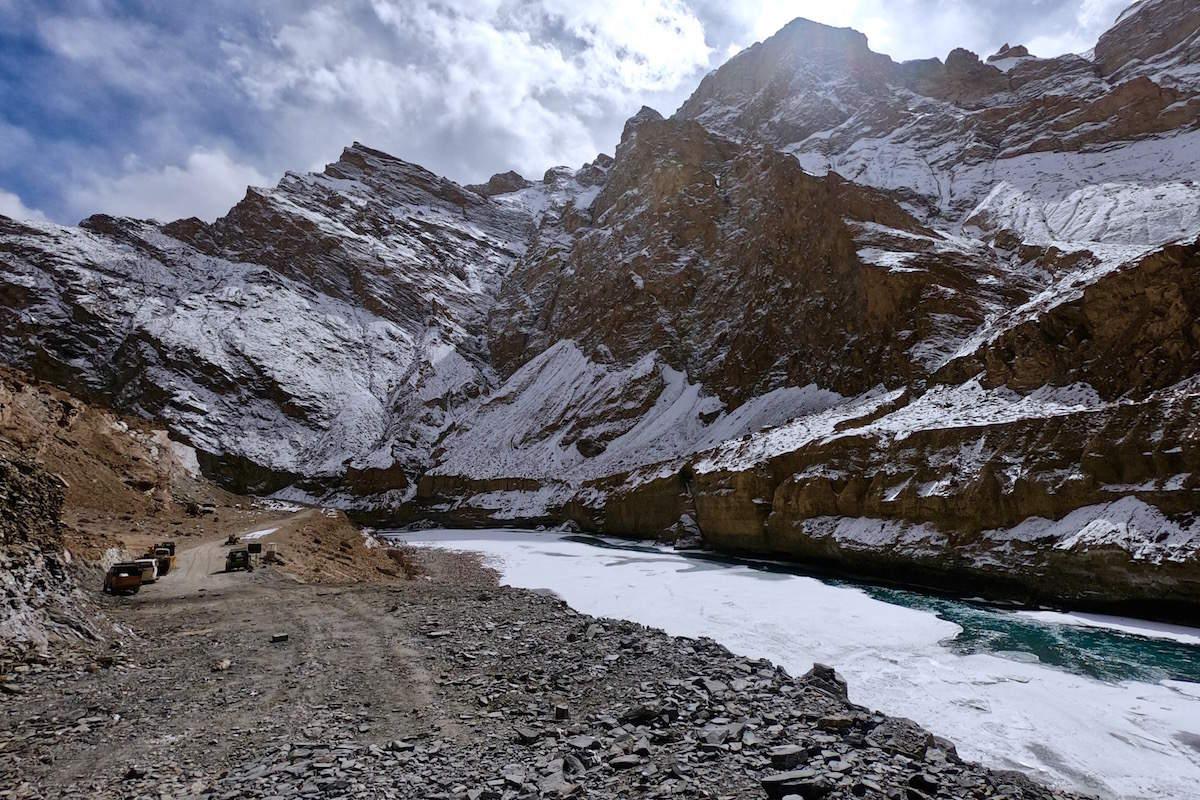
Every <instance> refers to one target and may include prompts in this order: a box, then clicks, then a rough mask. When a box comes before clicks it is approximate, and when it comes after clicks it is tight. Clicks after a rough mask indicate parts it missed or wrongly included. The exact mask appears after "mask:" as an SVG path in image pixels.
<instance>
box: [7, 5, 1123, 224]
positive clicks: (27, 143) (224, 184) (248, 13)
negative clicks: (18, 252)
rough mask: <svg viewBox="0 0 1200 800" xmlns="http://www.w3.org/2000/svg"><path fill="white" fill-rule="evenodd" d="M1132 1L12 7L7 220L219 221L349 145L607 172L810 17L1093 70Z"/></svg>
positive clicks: (883, 46)
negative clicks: (1107, 32) (282, 178)
mask: <svg viewBox="0 0 1200 800" xmlns="http://www.w3.org/2000/svg"><path fill="white" fill-rule="evenodd" d="M1123 5H1124V0H1012V2H993V1H992V0H960V1H958V2H955V1H954V0H843V2H840V3H837V4H833V3H829V2H827V0H819V2H818V1H817V0H759V2H754V3H727V2H724V0H720V1H718V0H615V1H614V2H608V3H605V4H597V3H587V4H583V3H578V2H573V1H572V0H344V2H337V3H332V2H315V1H312V0H309V1H307V2H304V1H290V0H286V1H285V0H275V1H273V2H260V3H245V2H244V1H243V0H209V2H206V3H205V4H203V5H202V6H199V7H197V6H195V5H193V4H182V3H170V2H162V1H161V0H125V1H124V2H121V1H119V0H90V2H88V1H84V2H78V1H76V2H68V1H67V0H60V1H58V2H55V1H53V0H52V1H51V2H47V1H46V0H0V213H15V214H26V215H36V214H37V213H41V212H39V211H37V209H41V211H42V212H44V213H45V214H47V215H49V216H50V217H52V218H55V219H59V220H63V221H75V220H76V219H78V218H79V217H81V216H83V215H84V214H86V213H90V212H92V211H108V212H113V213H127V214H133V215H138V216H150V217H157V218H161V219H168V218H173V217H178V216H183V215H187V214H199V215H201V216H204V217H207V218H212V217H213V216H216V215H218V214H220V213H222V212H223V211H224V210H225V209H226V208H227V207H228V206H229V205H230V204H231V203H233V202H234V201H236V200H237V198H238V197H240V195H241V194H242V191H243V189H244V187H245V185H247V184H263V183H271V182H274V181H275V180H277V179H278V177H279V175H280V174H281V173H282V171H283V170H285V169H295V170H307V169H313V168H318V167H319V166H320V165H321V164H323V163H324V162H326V161H329V160H332V159H334V158H336V157H337V155H338V153H339V151H340V149H341V147H343V146H344V145H346V144H349V143H350V142H351V141H353V140H359V141H362V142H364V143H367V144H370V145H372V146H375V147H378V148H381V149H384V150H387V151H389V152H392V153H395V154H396V155H399V156H401V157H403V158H406V159H409V160H412V161H416V162H418V163H421V164H424V165H425V166H427V167H429V168H430V169H433V170H434V171H436V172H440V173H443V174H447V175H450V176H451V177H453V178H456V179H458V180H464V181H465V180H479V179H482V178H485V177H486V176H487V175H488V174H490V173H491V172H495V171H501V170H505V169H509V168H515V169H518V170H520V171H522V172H524V173H526V174H530V175H537V174H540V172H541V171H542V170H544V169H545V168H547V167H549V166H552V165H554V164H560V163H567V164H572V165H577V164H579V163H582V162H583V161H584V160H588V159H591V158H592V157H593V156H594V155H595V154H596V153H597V152H601V151H609V152H611V150H612V146H613V144H614V143H615V141H616V139H617V137H618V136H619V133H620V129H621V125H622V123H623V122H624V120H625V119H626V118H627V117H628V116H629V115H631V114H632V113H634V112H635V111H636V110H637V108H638V107H639V106H640V105H641V104H643V103H646V104H649V105H653V106H655V107H657V108H659V109H660V110H662V111H664V112H666V113H669V112H670V111H672V110H673V109H674V108H675V107H676V106H678V104H679V103H680V102H682V100H683V99H684V98H686V96H687V94H688V93H689V92H690V91H691V89H692V88H693V87H694V86H695V84H696V83H697V82H698V81H699V79H700V77H702V76H703V74H704V73H705V72H706V71H708V70H709V69H712V68H714V67H715V66H717V65H719V64H720V63H721V62H722V61H724V60H725V59H726V58H728V57H729V56H730V55H731V54H732V53H734V52H736V51H737V50H739V49H741V48H742V47H745V46H747V45H748V44H750V43H752V42H754V41H756V40H758V39H761V38H764V37H765V36H767V35H769V34H770V33H771V32H773V31H774V30H776V29H777V28H779V27H780V26H782V25H783V24H784V23H786V22H787V21H788V20H790V19H792V18H794V17H796V16H808V17H810V18H813V19H817V20H819V21H821V22H826V23H828V24H833V25H850V26H853V27H856V28H858V29H860V30H863V31H864V32H865V33H867V34H868V36H869V37H870V38H871V42H872V47H873V48H874V49H875V50H876V51H879V52H885V53H888V54H890V55H893V56H894V57H896V58H897V59H903V58H913V57H928V56H944V55H945V54H946V53H947V52H948V51H949V50H950V49H951V48H952V47H955V46H959V45H962V46H966V47H969V48H971V49H974V50H976V51H978V52H981V53H982V54H986V53H987V52H990V51H991V50H993V49H995V48H996V47H997V46H998V45H999V44H1001V43H1002V42H1004V41H1011V42H1014V43H1015V42H1018V41H1020V42H1024V43H1026V44H1028V45H1029V46H1030V47H1031V48H1032V49H1033V50H1034V52H1037V53H1039V54H1044V55H1051V54H1056V53H1059V52H1067V51H1076V50H1083V49H1087V48H1088V47H1090V46H1091V44H1092V43H1094V40H1095V37H1096V36H1097V35H1098V33H1099V32H1100V31H1102V30H1103V29H1104V28H1106V27H1107V26H1108V25H1109V24H1111V22H1112V20H1113V19H1114V18H1115V16H1116V14H1117V13H1118V12H1119V11H1120V9H1121V7H1122V6H1123Z"/></svg>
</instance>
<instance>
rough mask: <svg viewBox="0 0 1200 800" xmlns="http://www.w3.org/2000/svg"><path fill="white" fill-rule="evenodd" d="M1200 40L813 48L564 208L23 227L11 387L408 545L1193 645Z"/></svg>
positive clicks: (1174, 24)
mask: <svg viewBox="0 0 1200 800" xmlns="http://www.w3.org/2000/svg"><path fill="white" fill-rule="evenodd" d="M1198 30H1200V16H1198V15H1197V13H1196V9H1195V4H1194V3H1192V2H1189V1H1188V0H1144V1H1143V2H1142V3H1139V4H1136V5H1135V6H1133V7H1131V9H1130V10H1129V11H1127V12H1126V13H1125V14H1124V15H1123V16H1122V18H1121V19H1120V20H1119V21H1118V22H1117V23H1116V25H1115V27H1114V28H1113V29H1112V30H1111V31H1110V32H1109V33H1107V34H1105V36H1104V37H1102V38H1101V40H1100V42H1099V43H1098V44H1097V47H1096V49H1095V52H1094V53H1093V54H1092V55H1090V56H1077V55H1066V56H1057V57H1053V58H1040V57H1038V56H1037V55H1036V54H1031V53H1030V52H1029V50H1028V49H1027V48H1025V47H1023V46H1020V45H1016V46H1009V45H1005V47H1004V48H1002V49H1001V51H999V52H997V53H996V54H995V55H993V56H991V57H988V58H987V59H981V58H980V57H978V56H977V55H975V54H973V53H970V52H967V51H965V50H956V51H954V52H952V53H950V54H949V56H948V57H947V58H946V59H945V61H941V60H936V59H934V60H928V61H919V62H906V63H896V62H894V61H892V60H891V59H890V58H888V57H887V56H884V55H880V54H876V53H873V52H872V51H871V50H870V48H869V46H868V43H867V40H866V38H865V37H863V36H862V35H861V34H859V33H857V32H854V31H850V30H840V29H833V28H829V27H826V26H822V25H818V24H816V23H812V22H808V21H806V20H796V21H795V22H793V23H791V24H789V25H788V26H786V27H785V28H784V29H783V30H781V31H780V32H779V33H778V34H776V35H775V36H773V37H771V38H770V39H768V40H766V41H764V42H762V43H760V44H757V45H754V46H753V47H751V48H749V49H747V50H746V51H745V52H743V53H741V54H739V55H737V56H735V57H734V58H733V59H731V60H730V61H729V62H728V63H727V64H726V65H725V66H723V67H721V68H720V69H718V70H716V71H715V72H713V73H712V74H711V75H709V76H708V77H706V78H705V79H704V81H703V82H702V83H701V84H700V86H699V87H698V88H697V90H696V92H695V93H694V94H693V96H692V97H691V98H690V99H689V100H688V101H687V102H686V103H685V104H684V105H683V106H682V108H680V109H679V111H678V113H676V114H675V115H674V117H672V118H670V119H664V118H663V117H662V116H661V115H659V114H658V113H657V112H655V111H652V110H650V109H643V110H642V111H641V112H639V113H638V114H636V115H635V116H634V117H632V118H631V119H630V121H629V123H628V124H627V125H626V128H625V131H624V134H623V136H622V138H621V141H620V143H619V144H618V146H617V148H616V152H615V155H614V156H613V157H609V156H605V155H601V156H599V157H597V159H596V160H595V161H593V162H592V163H590V164H585V165H583V166H582V167H580V168H578V169H570V168H565V167H560V168H554V169H551V170H549V171H547V172H546V174H545V175H544V176H543V177H542V179H541V180H537V181H529V180H526V179H525V178H523V177H522V176H520V175H518V174H516V173H512V172H509V173H502V174H498V175H495V176H493V177H492V178H491V179H490V180H489V181H488V182H487V183H485V184H479V185H475V186H468V187H460V186H458V185H456V184H454V183H452V182H450V181H447V180H445V179H442V178H438V177H437V176H434V175H432V174H430V173H428V172H427V171H425V170H423V169H421V168H420V167H417V166H415V165H412V164H408V163H405V162H403V161H400V160H398V159H395V158H393V157H391V156H387V155H385V154H382V153H379V152H377V151H373V150H370V149H369V148H366V147H363V146H361V145H357V144H356V145H354V146H352V147H350V148H348V149H347V150H346V151H345V152H344V153H343V155H342V157H341V159H340V160H338V161H337V162H335V163H333V164H331V165H330V166H329V167H327V168H326V169H325V171H324V172H322V173H319V174H314V175H292V174H289V175H287V176H286V177H285V178H284V179H283V180H282V181H281V182H280V184H279V185H278V186H277V187H275V188H273V189H251V190H250V191H249V192H248V193H247V195H246V198H245V199H244V200H243V201H242V202H241V203H239V204H238V205H237V206H235V207H234V208H233V209H232V210H231V211H230V213H229V214H228V215H226V216H225V217H223V218H221V219H219V220H217V221H216V222H215V223H213V224H211V225H210V224H205V223H202V222H200V221H198V220H181V221H177V222H172V223H169V224H165V225H164V224H159V223H156V222H145V221H137V220H126V219H111V218H106V217H93V218H90V219H89V220H85V221H84V223H83V224H82V225H81V227H79V228H63V227H58V226H53V225H36V224H32V223H30V224H20V223H16V222H12V221H7V220H0V358H3V360H4V361H6V362H7V363H10V364H16V365H19V366H22V367H24V368H26V369H29V370H32V371H33V372H35V373H36V374H38V375H40V376H42V377H44V378H47V379H50V380H53V381H55V382H57V383H60V384H62V385H64V386H68V387H70V388H72V389H73V390H75V391H78V392H80V393H83V394H85V395H86V396H88V397H92V398H99V399H102V400H104V401H105V402H109V403H111V404H113V405H114V406H116V407H118V408H121V409H125V410H129V411H134V412H136V413H139V414H142V415H145V416H148V417H153V418H157V419H161V420H163V421H164V422H165V423H166V424H167V425H169V426H170V427H171V429H172V431H173V432H174V433H175V434H176V435H177V436H179V437H181V438H183V439H185V440H187V441H188V442H189V443H191V444H192V445H194V446H195V447H196V448H197V450H198V451H199V453H200V459H201V463H202V465H203V466H204V468H205V469H206V470H207V471H208V472H209V473H210V474H212V475H214V476H216V477H219V478H220V479H222V480H224V481H225V482H226V483H227V484H229V485H232V486H234V487H236V488H244V489H254V490H258V491H278V492H280V493H281V494H282V495H283V496H286V497H292V498H299V499H305V498H312V497H320V498H321V499H322V500H323V501H325V502H334V503H341V504H343V505H346V506H348V507H353V508H357V509H359V510H360V511H369V512H372V513H374V514H375V515H376V517H377V518H379V519H383V520H389V521H407V520H411V519H416V518H419V517H423V516H434V517H438V518H440V519H443V520H448V521H453V522H458V523H495V522H516V523H532V522H556V521H563V520H573V521H574V522H576V523H578V524H580V525H583V526H586V527H589V528H593V529H597V530H604V531H607V532H610V533H618V534H622V535H636V536H668V537H669V536H675V535H679V534H680V533H685V532H686V533H688V534H699V535H700V536H702V537H703V539H704V540H705V541H706V542H707V543H708V544H709V545H711V546H714V547H719V548H723V549H729V550H739V551H746V552H769V553H772V554H777V555H787V556H793V557H798V558H803V559H804V560H806V561H809V562H811V563H820V564H822V565H825V566H828V567H831V568H835V569H842V570H848V571H854V572H857V573H870V574H873V575H877V576H880V577H885V578H891V579H896V580H901V581H906V582H922V583H931V584H940V585H945V586H952V587H956V588H957V587H962V586H966V585H971V586H976V587H977V586H981V585H985V586H987V587H988V588H991V589H992V590H993V591H996V592H1003V593H1008V594H1015V595H1020V596H1022V597H1028V598H1035V599H1056V598H1057V599H1063V598H1067V599H1070V600H1072V601H1076V602H1089V603H1093V604H1117V605H1120V604H1124V605H1125V607H1134V606H1137V607H1138V610H1141V611H1143V612H1145V613H1164V614H1171V613H1184V612H1185V611H1186V610H1187V609H1188V608H1194V606H1195V603H1196V600H1195V598H1196V597H1197V592H1196V587H1197V576H1198V575H1200V554H1198V551H1200V530H1197V528H1196V527H1195V526H1194V524H1193V523H1192V521H1191V517H1190V516H1189V515H1191V514H1192V513H1193V512H1194V511H1195V510H1196V502H1195V499H1194V493H1195V491H1196V489H1197V486H1196V477H1195V471H1194V469H1195V467H1196V464H1195V461H1196V457H1195V453H1194V452H1193V450H1194V447H1193V442H1194V441H1195V437H1196V430H1195V426H1194V425H1193V424H1192V422H1191V419H1192V409H1193V405H1194V403H1195V399H1194V398H1195V397H1196V394H1197V392H1198V391H1200V384H1197V375H1198V373H1200V369H1198V368H1200V362H1198V355H1197V353H1198V347H1200V327H1198V325H1197V322H1196V321H1197V318H1198V314H1197V312H1198V311H1200V309H1198V308H1197V303H1198V302H1200V286H1198V285H1197V284H1196V279H1195V275H1196V274H1197V267H1200V263H1198V256H1197V249H1198V245H1197V240H1196V237H1197V235H1198V234H1200V186H1198V185H1197V184H1196V183H1195V178H1194V176H1195V175H1196V174H1197V173H1198V168H1200V81H1197V75H1198V74H1200V72H1198V70H1200V67H1198V66H1197V61H1196V59H1197V50H1196V42H1197V36H1198V33H1197V31H1198ZM1151 606H1154V607H1151Z"/></svg>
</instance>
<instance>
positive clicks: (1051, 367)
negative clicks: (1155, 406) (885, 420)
mask: <svg viewBox="0 0 1200 800" xmlns="http://www.w3.org/2000/svg"><path fill="white" fill-rule="evenodd" d="M975 360H976V361H980V360H981V361H982V362H983V365H984V369H985V371H986V375H987V382H988V384H989V385H991V386H1005V385H1007V386H1009V387H1011V388H1013V389H1017V390H1019V391H1032V390H1034V389H1036V388H1037V387H1039V386H1045V385H1047V384H1049V385H1055V386H1062V385H1066V384H1069V383H1077V382H1081V383H1088V384H1090V385H1091V386H1093V387H1094V388H1095V389H1096V390H1097V391H1099V392H1100V393H1101V395H1103V396H1105V397H1107V398H1118V397H1122V396H1126V395H1134V396H1143V397H1144V396H1146V395H1147V394H1149V393H1150V392H1153V391H1156V390H1159V389H1165V388H1167V387H1169V386H1172V385H1174V384H1176V383H1179V382H1180V381H1183V380H1185V379H1187V378H1189V377H1191V376H1193V375H1195V374H1197V372H1200V245H1197V244H1195V243H1193V244H1190V245H1176V246H1172V247H1167V248H1164V249H1162V250H1160V251H1158V252H1156V253H1154V254H1153V255H1151V256H1148V257H1146V258H1145V259H1143V260H1142V261H1140V262H1138V263H1136V264H1132V265H1130V266H1128V267H1127V268H1125V269H1122V270H1119V271H1117V272H1115V273H1113V274H1111V275H1108V276H1106V277H1104V278H1103V279H1101V280H1100V281H1097V282H1096V283H1095V284H1092V285H1091V286H1088V287H1087V288H1086V289H1085V290H1084V291H1083V295H1082V297H1080V298H1079V299H1078V300H1075V301H1072V302H1068V303H1064V304H1062V305H1059V306H1057V307H1055V308H1054V309H1053V310H1052V311H1050V312H1049V313H1047V314H1044V315H1042V316H1039V317H1038V318H1037V319H1035V320H1031V321H1030V322H1028V323H1025V324H1023V325H1019V326H1017V327H1014V328H1012V329H1010V330H1008V331H1006V332H1005V333H1004V334H1003V335H1002V336H1000V337H999V338H998V339H997V340H996V341H994V342H992V343H991V344H990V345H988V346H987V347H985V348H983V349H982V350H981V351H980V352H979V353H977V354H976V356H975ZM956 368H957V369H959V370H960V371H961V370H962V369H963V368H962V367H961V365H951V367H950V369H956Z"/></svg>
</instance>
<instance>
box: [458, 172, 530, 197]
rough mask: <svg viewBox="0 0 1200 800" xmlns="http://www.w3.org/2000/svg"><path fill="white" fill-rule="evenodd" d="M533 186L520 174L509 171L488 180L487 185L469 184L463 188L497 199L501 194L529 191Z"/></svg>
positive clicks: (498, 173)
mask: <svg viewBox="0 0 1200 800" xmlns="http://www.w3.org/2000/svg"><path fill="white" fill-rule="evenodd" d="M532 185H533V184H532V183H530V182H529V181H527V180H525V179H524V178H522V177H521V175H520V174H519V173H517V172H514V171H513V170H509V171H508V172H497V173H496V174H495V175H493V176H492V177H490V178H488V181H487V183H475V184H468V185H466V186H464V187H463V188H464V189H470V190H471V191H472V192H475V193H476V194H481V195H483V196H484V197H495V196H496V195H500V194H508V193H510V192H516V191H519V190H521V189H528V188H529V187H530V186H532Z"/></svg>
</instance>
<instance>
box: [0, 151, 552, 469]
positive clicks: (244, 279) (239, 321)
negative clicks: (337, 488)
mask: <svg viewBox="0 0 1200 800" xmlns="http://www.w3.org/2000/svg"><path fill="white" fill-rule="evenodd" d="M531 225H532V222H531V219H530V216H529V214H528V213H527V212H525V211H522V210H516V209H510V208H507V207H505V206H502V205H500V204H498V203H495V202H493V201H490V200H486V199H484V198H482V197H480V196H478V195H475V194H473V193H470V192H466V191H464V190H462V189H461V188H459V187H457V186H455V185H454V184H452V183H451V182H449V181H446V180H444V179H442V178H438V177H436V176H434V175H432V174H431V173H428V172H426V171H425V170H422V169H421V168H419V167H416V166H414V165H411V164H407V163H405V162H402V161H399V160H398V159H394V158H392V157H390V156H386V155H384V154H382V153H378V152H376V151H372V150H369V149H368V148H365V147H362V146H360V145H355V146H354V147H351V148H348V149H347V150H346V151H345V153H343V155H342V158H341V160H339V161H338V162H336V163H334V164H331V165H330V166H329V167H328V168H326V170H325V171H324V172H323V173H320V174H315V175H293V174H289V175H287V176H286V177H285V178H284V179H283V181H281V182H280V184H279V185H278V186H277V187H275V188H272V189H250V190H249V191H248V192H247V195H246V198H245V199H244V200H243V201H242V202H241V203H239V204H238V205H237V206H236V207H235V208H234V209H233V210H232V211H231V212H230V213H229V214H228V215H227V216H225V217H223V218H221V219H219V220H218V221H217V222H216V223H214V224H213V225H205V224H204V223H202V222H200V221H198V220H181V221H179V222H174V223H171V224H168V225H158V224H157V223H153V222H142V221H137V220H128V219H113V218H108V217H93V218H91V219H89V220H86V221H85V222H84V223H83V225H82V226H81V227H80V228H65V227H60V226H55V225H50V224H32V223H30V224H19V223H16V222H12V221H8V220H2V221H0V287H2V290H3V293H4V298H5V301H6V302H5V303H4V304H3V306H2V307H0V319H2V321H3V327H2V330H0V352H2V353H3V357H4V359H5V361H7V362H8V363H11V364H17V365H20V366H24V367H26V368H29V369H32V370H35V371H36V372H38V373H39V374H41V375H43V376H45V377H48V378H51V379H54V380H57V381H59V382H61V383H63V384H66V385H68V386H70V387H72V388H76V389H78V390H80V391H82V392H83V393H85V394H86V395H89V396H92V397H102V398H105V399H107V400H109V401H110V402H112V403H113V404H115V405H117V406H120V407H122V408H127V409H130V410H134V411H137V412H140V413H144V414H148V415H152V416H155V417H159V418H161V419H163V420H164V421H166V422H167V423H169V424H170V425H171V426H172V427H173V429H174V430H175V431H177V432H178V433H179V434H180V435H181V436H184V437H186V438H187V440H188V441H190V442H191V443H192V444H193V445H195V446H196V447H197V448H198V449H200V450H201V451H202V452H203V453H205V454H207V456H208V457H209V458H211V459H215V460H218V461H223V462H225V466H224V467H223V469H225V470H226V471H227V472H228V475H227V477H231V478H233V480H234V482H237V483H242V484H244V485H247V486H250V487H258V488H278V487H279V486H280V485H283V484H285V483H288V482H291V481H293V480H296V479H308V478H314V477H326V478H328V477H330V476H338V475H341V474H343V473H344V472H345V470H346V468H347V467H348V466H349V467H352V468H357V469H367V468H370V467H373V466H380V467H385V468H390V467H392V466H393V464H394V463H399V464H400V465H401V466H402V467H403V468H405V469H409V470H417V469H419V468H420V466H421V465H422V464H423V463H424V461H425V459H426V458H427V456H428V451H429V447H430V445H431V443H432V441H433V440H434V439H435V438H436V436H437V435H439V434H440V432H441V430H442V429H443V428H444V427H445V425H446V424H447V415H448V413H449V412H450V410H451V409H452V408H453V406H454V403H455V402H456V398H457V399H461V398H464V397H469V396H472V395H475V394H478V393H479V392H480V391H482V390H483V389H484V388H485V387H486V386H487V385H488V378H489V374H490V371H489V366H488V358H487V343H486V339H485V337H484V334H485V321H486V316H487V312H488V310H489V308H490V306H491V304H492V302H493V299H494V297H495V294H496V291H497V287H498V286H499V283H500V281H501V280H502V278H503V277H504V275H505V273H506V271H507V270H508V269H509V268H510V266H511V264H512V263H513V261H514V259H515V258H516V257H517V256H518V255H519V254H520V253H521V252H522V250H523V249H524V246H525V238H526V236H527V231H528V229H529V228H530V226H531Z"/></svg>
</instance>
